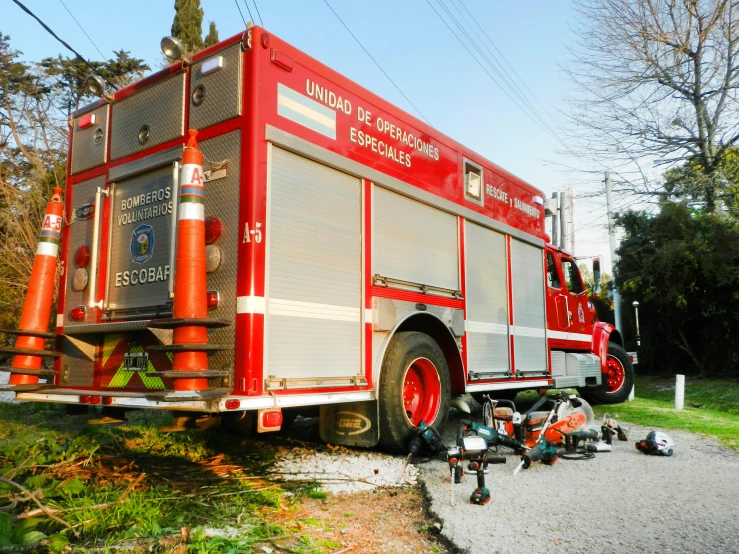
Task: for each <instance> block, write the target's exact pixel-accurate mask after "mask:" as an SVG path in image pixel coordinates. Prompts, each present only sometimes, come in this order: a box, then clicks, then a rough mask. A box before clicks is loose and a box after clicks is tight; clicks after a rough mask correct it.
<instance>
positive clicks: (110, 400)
mask: <svg viewBox="0 0 739 554" xmlns="http://www.w3.org/2000/svg"><path fill="white" fill-rule="evenodd" d="M112 403H113V397H112V396H103V406H110V405H111V404H112Z"/></svg>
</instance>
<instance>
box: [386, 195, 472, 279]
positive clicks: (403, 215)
mask: <svg viewBox="0 0 739 554" xmlns="http://www.w3.org/2000/svg"><path fill="white" fill-rule="evenodd" d="M372 212H373V219H374V221H373V237H372V273H373V274H375V275H380V276H382V277H385V278H389V279H395V280H399V281H407V282H409V283H417V284H421V285H429V286H433V287H439V288H442V289H448V290H452V291H457V290H459V262H458V248H457V245H458V240H457V234H458V233H457V218H456V216H454V215H451V214H449V213H447V212H443V211H441V210H438V209H436V208H432V207H431V206H428V205H426V204H423V203H421V202H418V201H416V200H412V199H410V198H407V197H405V196H402V195H400V194H397V193H395V192H391V191H389V190H387V189H384V188H382V187H379V186H375V187H374V195H373V207H372Z"/></svg>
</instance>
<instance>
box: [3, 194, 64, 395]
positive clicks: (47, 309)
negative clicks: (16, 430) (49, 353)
mask: <svg viewBox="0 0 739 554" xmlns="http://www.w3.org/2000/svg"><path fill="white" fill-rule="evenodd" d="M63 216H64V205H63V204H62V189H60V188H54V195H53V196H52V197H51V200H50V201H49V203H48V204H47V205H46V213H45V214H44V220H43V222H42V224H41V233H40V234H39V242H38V247H37V248H36V256H35V257H34V260H33V268H32V269H31V280H30V281H29V283H28V291H27V292H26V299H25V301H24V303H23V311H22V312H21V320H20V323H19V325H18V328H19V329H25V330H28V331H43V332H46V331H48V330H49V315H50V313H51V301H52V297H53V295H54V282H55V280H56V264H57V256H58V254H59V244H60V242H61V238H62V222H63V221H64V218H63ZM15 347H16V348H28V349H31V350H44V339H43V338H41V337H30V336H28V335H18V339H17V340H16V341H15ZM42 363H43V358H42V357H41V356H29V355H16V356H14V357H13V363H12V364H11V366H12V367H17V368H22V369H41V365H42ZM36 383H38V376H37V375H18V374H17V373H11V375H10V381H9V384H11V385H35V384H36Z"/></svg>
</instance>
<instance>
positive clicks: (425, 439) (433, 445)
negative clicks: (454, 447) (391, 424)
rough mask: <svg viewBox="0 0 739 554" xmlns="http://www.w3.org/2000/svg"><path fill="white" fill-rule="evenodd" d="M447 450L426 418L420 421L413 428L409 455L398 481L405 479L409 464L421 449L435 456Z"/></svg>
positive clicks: (409, 443) (409, 441)
mask: <svg viewBox="0 0 739 554" xmlns="http://www.w3.org/2000/svg"><path fill="white" fill-rule="evenodd" d="M445 450H446V446H444V443H443V442H442V440H441V435H440V434H439V432H438V431H437V430H436V429H435V428H433V427H431V425H429V424H428V423H426V421H425V420H423V419H422V420H421V421H419V422H418V426H417V427H416V428H415V429H414V430H413V434H412V435H411V438H410V439H409V440H408V456H407V457H406V459H405V464H403V469H402V471H401V472H400V476H399V477H398V483H400V481H402V480H403V475H405V470H406V469H407V468H408V464H409V463H411V459H412V458H414V457H415V456H417V455H418V454H419V453H420V452H421V451H426V452H427V453H428V454H429V455H430V456H434V455H435V454H438V453H440V452H444V451H445Z"/></svg>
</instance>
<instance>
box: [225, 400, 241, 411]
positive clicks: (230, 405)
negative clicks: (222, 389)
mask: <svg viewBox="0 0 739 554" xmlns="http://www.w3.org/2000/svg"><path fill="white" fill-rule="evenodd" d="M239 406H241V401H240V400H235V399H231V400H226V409H227V410H236V409H238V408H239Z"/></svg>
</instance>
